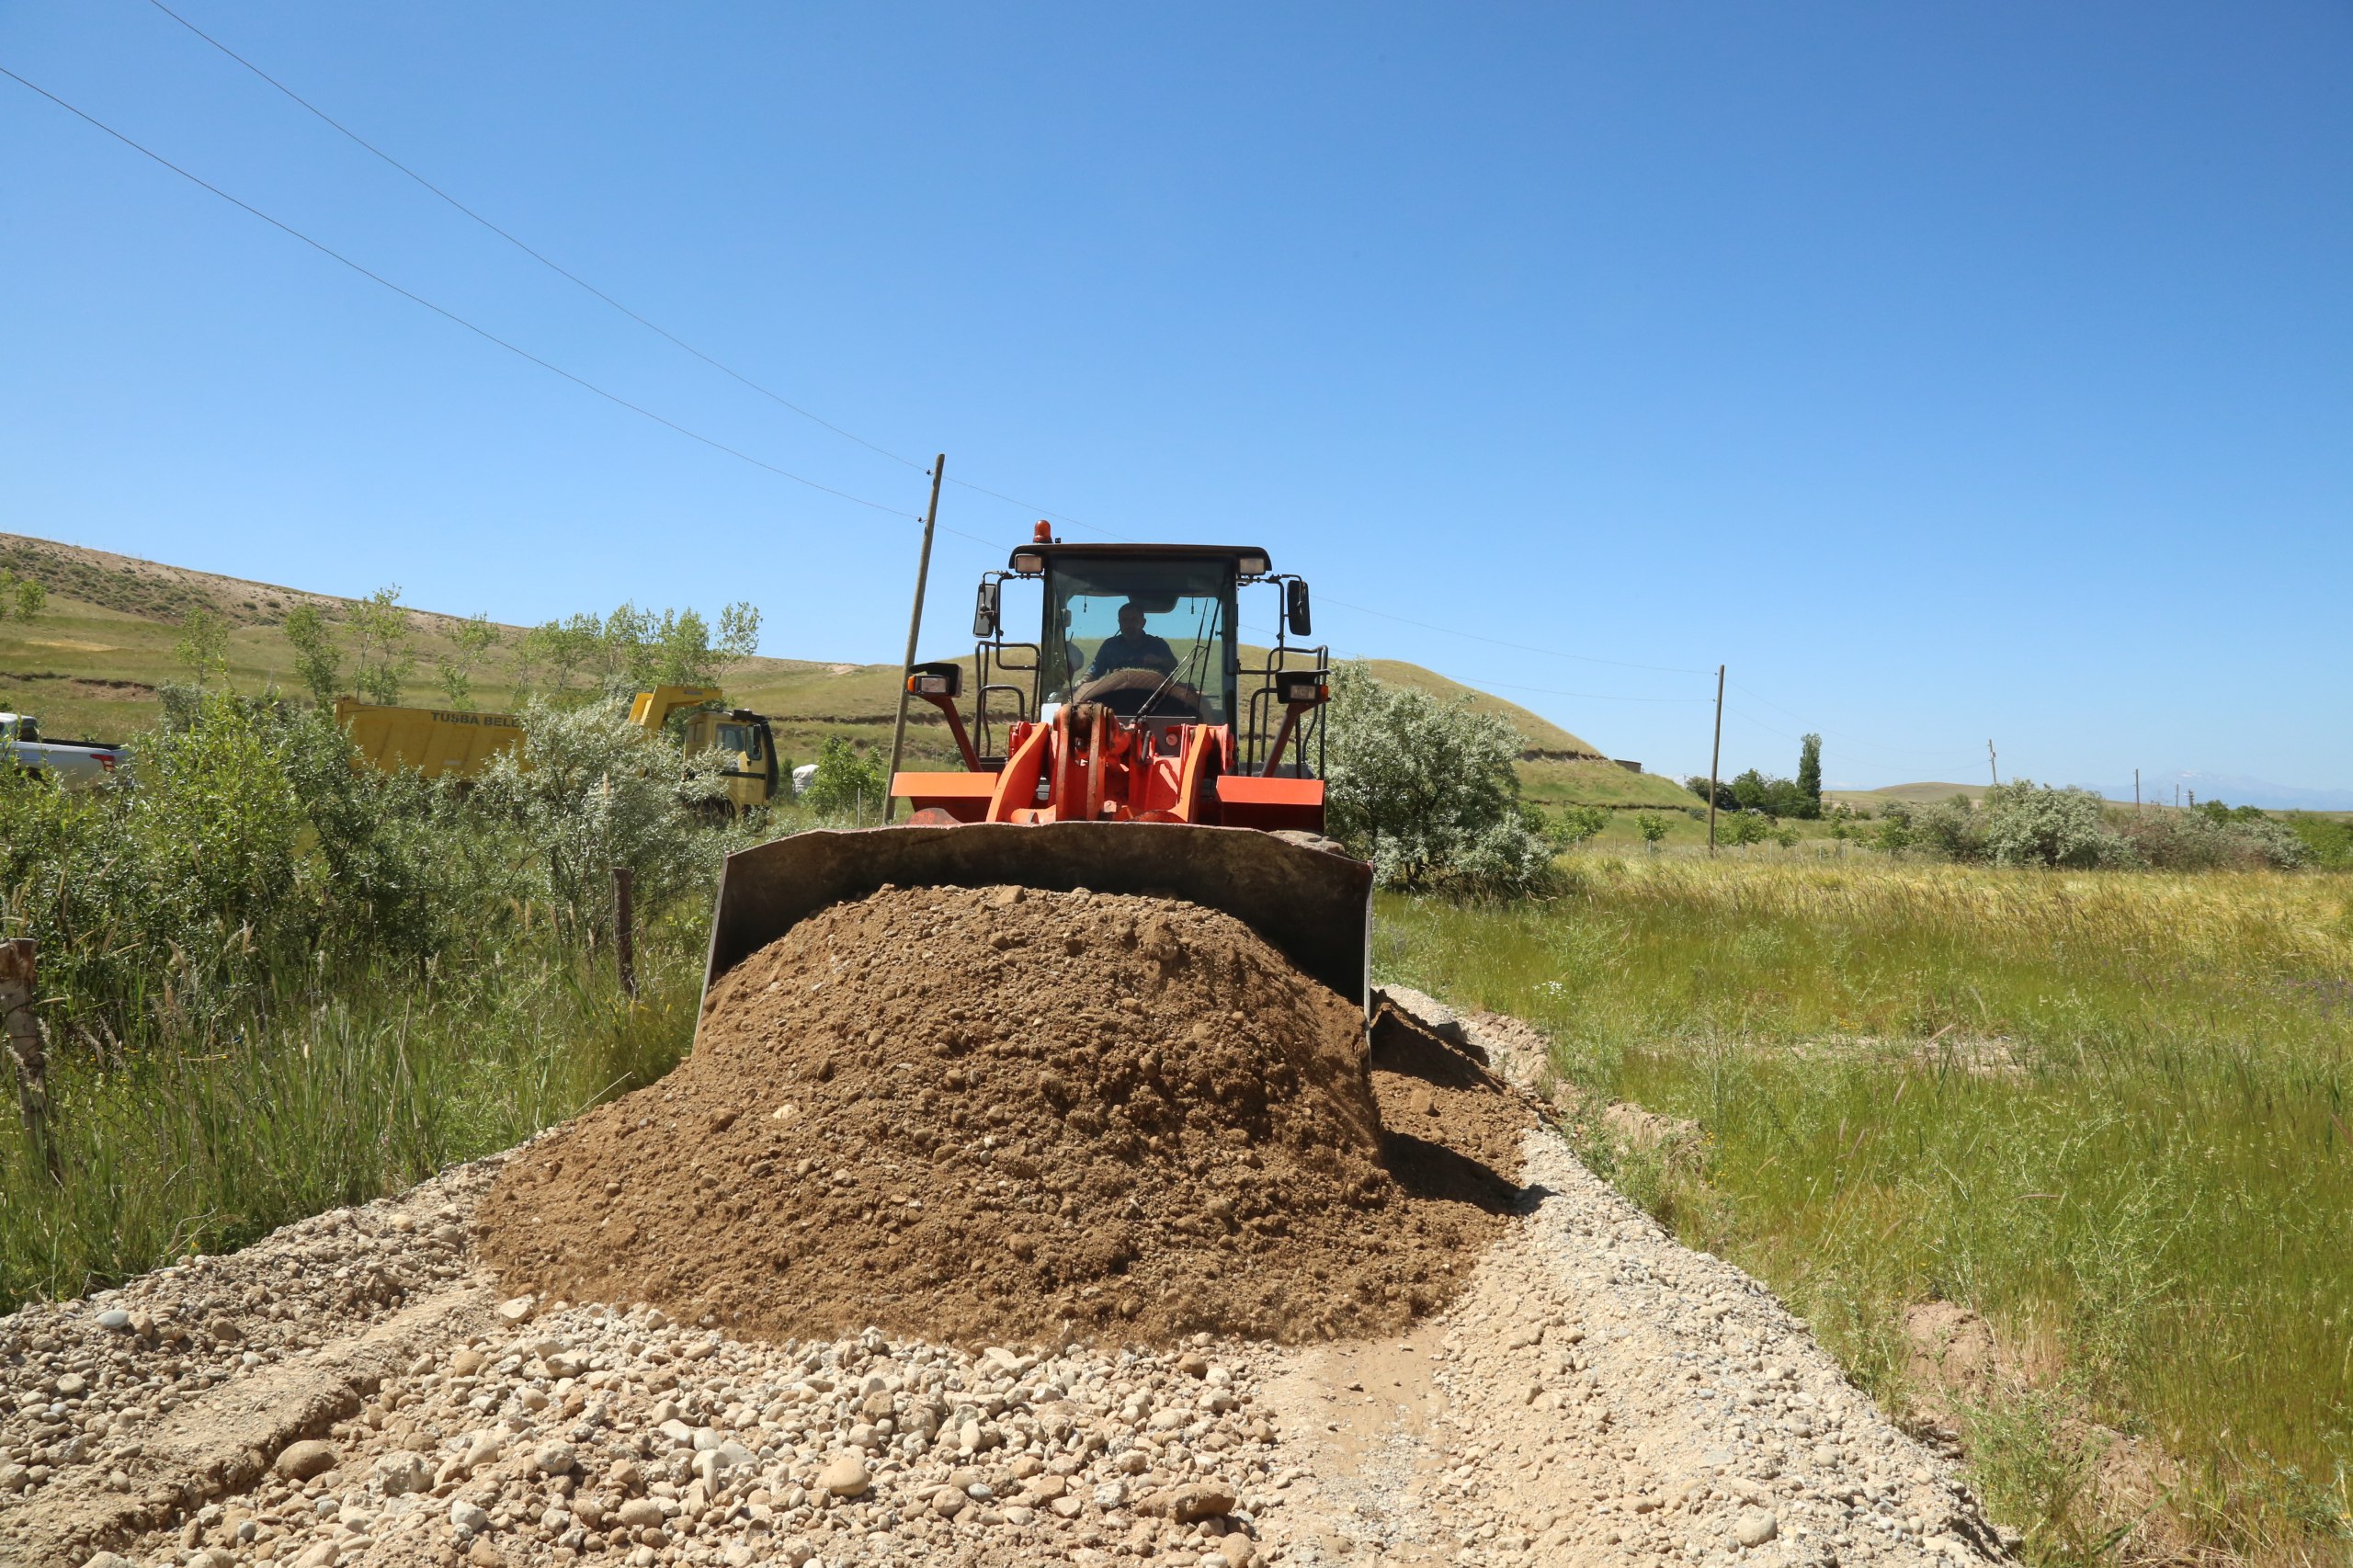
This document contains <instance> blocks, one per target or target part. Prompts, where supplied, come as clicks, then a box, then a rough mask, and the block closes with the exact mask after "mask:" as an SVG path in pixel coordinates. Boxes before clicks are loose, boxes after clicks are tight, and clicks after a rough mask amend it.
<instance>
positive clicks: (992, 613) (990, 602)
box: [972, 578, 1005, 637]
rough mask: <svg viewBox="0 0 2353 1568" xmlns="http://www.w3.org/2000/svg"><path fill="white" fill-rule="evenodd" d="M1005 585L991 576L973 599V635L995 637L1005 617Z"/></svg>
mask: <svg viewBox="0 0 2353 1568" xmlns="http://www.w3.org/2000/svg"><path fill="white" fill-rule="evenodd" d="M1004 593H1005V585H1004V584H1002V583H1000V582H998V581H996V580H995V578H990V579H988V580H987V581H985V582H983V583H982V585H981V591H980V593H979V594H978V595H977V596H976V597H974V599H973V601H972V635H973V636H975V637H994V636H995V635H996V634H997V628H998V626H999V625H1001V624H1002V623H1003V619H1004Z"/></svg>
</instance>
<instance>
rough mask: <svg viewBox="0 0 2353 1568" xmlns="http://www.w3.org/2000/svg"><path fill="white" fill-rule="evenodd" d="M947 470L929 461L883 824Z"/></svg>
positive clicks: (892, 804) (942, 457) (943, 456)
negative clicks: (928, 494) (928, 484)
mask: <svg viewBox="0 0 2353 1568" xmlns="http://www.w3.org/2000/svg"><path fill="white" fill-rule="evenodd" d="M946 472H948V454H947V453H946V452H942V453H940V454H939V455H938V457H936V458H934V459H932V460H931V505H930V506H927V507H926V508H924V514H923V553H922V554H921V555H919V556H917V557H916V558H915V612H914V613H913V614H912V615H910V616H908V617H907V657H906V662H905V663H904V664H902V665H900V666H899V718H898V722H895V723H893V724H892V726H891V771H890V772H888V773H886V774H884V775H883V776H882V816H881V821H882V823H883V824H885V825H886V826H887V825H888V824H889V823H890V821H891V817H892V813H893V812H896V811H897V810H898V801H897V800H896V799H895V798H894V797H893V796H892V793H891V785H892V780H894V779H896V778H898V777H899V755H900V753H901V752H902V751H904V749H905V747H906V744H907V676H908V675H909V674H910V673H912V672H913V671H914V669H915V639H916V637H918V636H919V635H921V634H922V631H923V588H924V584H925V582H926V580H927V579H928V578H929V577H930V576H931V530H932V528H934V527H935V526H937V525H938V522H939V481H940V476H941V475H943V474H945V473H946Z"/></svg>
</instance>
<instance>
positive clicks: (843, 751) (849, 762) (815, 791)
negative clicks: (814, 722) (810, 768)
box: [801, 735, 888, 817]
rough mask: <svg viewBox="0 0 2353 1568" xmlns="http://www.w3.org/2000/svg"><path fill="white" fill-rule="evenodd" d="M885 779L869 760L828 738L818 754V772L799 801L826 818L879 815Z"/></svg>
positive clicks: (834, 737)
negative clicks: (873, 813) (876, 813)
mask: <svg viewBox="0 0 2353 1568" xmlns="http://www.w3.org/2000/svg"><path fill="white" fill-rule="evenodd" d="M887 783H888V780H886V779H885V778H883V777H882V769H881V767H878V766H877V765H876V764H875V763H874V761H873V760H872V759H871V758H870V757H864V756H858V752H857V750H856V749H855V748H854V747H852V746H851V744H849V743H848V742H847V741H846V740H844V739H842V738H841V737H840V736H839V735H827V736H826V737H825V743H824V745H823V746H821V747H820V748H819V749H818V752H817V771H816V772H815V773H813V774H811V775H810V777H809V788H808V789H807V790H804V791H802V793H801V800H802V801H804V802H806V803H807V805H808V806H809V808H810V809H811V810H812V811H814V812H822V813H824V815H827V816H846V817H862V816H864V815H866V814H867V813H869V812H879V811H880V810H881V805H882V791H883V789H884V788H885V786H886V785H887Z"/></svg>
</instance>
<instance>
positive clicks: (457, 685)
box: [437, 611, 498, 712]
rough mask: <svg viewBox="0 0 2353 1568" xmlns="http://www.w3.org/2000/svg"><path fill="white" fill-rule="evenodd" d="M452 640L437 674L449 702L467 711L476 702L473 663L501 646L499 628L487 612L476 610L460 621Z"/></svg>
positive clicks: (477, 662)
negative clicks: (491, 620) (499, 643)
mask: <svg viewBox="0 0 2353 1568" xmlns="http://www.w3.org/2000/svg"><path fill="white" fill-rule="evenodd" d="M449 641H450V643H451V650H450V652H449V653H446V654H444V655H443V656H442V659H441V667H440V669H439V670H438V672H437V674H438V676H439V678H440V681H441V692H442V695H443V696H445V697H447V698H448V699H449V706H450V707H452V708H454V709H457V710H459V711H460V712H464V711H466V710H469V709H471V708H472V707H473V705H474V666H475V665H479V664H481V663H482V660H483V654H485V653H489V652H490V651H491V650H492V649H493V648H495V647H497V646H498V628H497V627H495V626H493V625H492V624H491V623H490V616H489V614H488V612H486V611H483V612H477V613H475V614H474V615H472V616H470V617H469V618H467V619H465V620H463V621H461V622H460V623H459V626H458V630H457V631H455V632H454V633H452V634H451V636H450V639H449Z"/></svg>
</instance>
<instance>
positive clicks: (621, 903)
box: [613, 866, 637, 1001]
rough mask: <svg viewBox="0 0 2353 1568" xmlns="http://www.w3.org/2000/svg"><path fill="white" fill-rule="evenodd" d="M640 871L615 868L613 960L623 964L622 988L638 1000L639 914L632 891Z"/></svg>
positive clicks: (621, 965) (623, 867) (622, 867)
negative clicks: (637, 930)
mask: <svg viewBox="0 0 2353 1568" xmlns="http://www.w3.org/2000/svg"><path fill="white" fill-rule="evenodd" d="M636 883H637V873H636V872H634V871H632V870H631V869H629V868H628V867H627V866H616V867H614V868H613V959H614V961H615V962H616V963H618V964H619V965H620V971H621V989H622V990H623V991H625V992H627V993H629V995H630V999H631V1001H635V1000H636V999H637V935H636V932H635V930H634V926H635V925H636V919H635V913H634V911H633V910H632V908H631V893H632V892H634V891H635V889H636Z"/></svg>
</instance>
